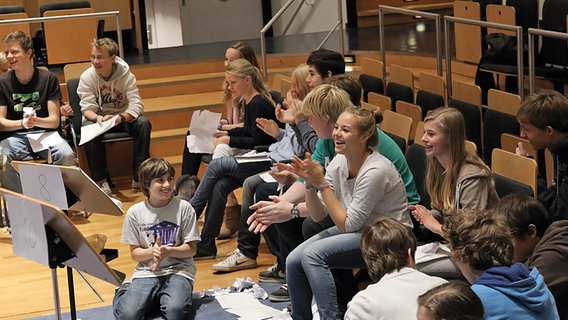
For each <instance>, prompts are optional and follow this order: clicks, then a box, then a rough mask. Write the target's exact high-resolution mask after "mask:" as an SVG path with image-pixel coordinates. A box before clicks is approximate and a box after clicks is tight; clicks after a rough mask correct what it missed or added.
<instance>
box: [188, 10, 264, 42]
mask: <svg viewBox="0 0 568 320" xmlns="http://www.w3.org/2000/svg"><path fill="white" fill-rule="evenodd" d="M184 2H185V6H184V5H183V4H184ZM181 21H182V29H183V43H184V44H197V43H210V42H223V41H234V40H243V39H256V38H258V37H259V36H260V29H262V3H261V1H259V0H182V7H181Z"/></svg>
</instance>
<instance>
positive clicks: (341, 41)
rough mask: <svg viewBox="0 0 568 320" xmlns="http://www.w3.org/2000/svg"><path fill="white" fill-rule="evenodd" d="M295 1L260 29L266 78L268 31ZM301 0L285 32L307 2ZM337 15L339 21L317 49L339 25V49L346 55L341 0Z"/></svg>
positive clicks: (263, 70) (292, 0) (284, 6)
mask: <svg viewBox="0 0 568 320" xmlns="http://www.w3.org/2000/svg"><path fill="white" fill-rule="evenodd" d="M295 1H296V0H288V1H287V2H286V3H285V4H284V5H283V6H282V8H280V10H278V12H276V14H275V15H274V17H272V19H270V21H268V23H267V24H266V25H265V26H264V27H263V28H262V30H260V54H261V59H262V74H263V76H264V79H267V78H268V67H267V62H266V32H268V30H269V29H270V28H271V27H272V25H273V24H274V22H276V20H278V19H279V18H280V17H281V16H282V14H283V13H284V12H285V11H286V10H287V9H288V8H289V7H290V5H292V3H293V2H295ZM301 1H302V3H300V5H299V6H298V8H297V9H296V11H295V12H294V15H293V16H292V19H291V21H290V22H289V23H288V25H287V26H286V28H285V30H284V34H285V33H286V32H288V29H289V27H290V25H291V23H292V20H293V19H294V18H295V17H296V15H297V14H298V11H299V10H300V7H301V6H302V5H303V4H304V2H305V0H301ZM337 16H338V19H337V22H336V23H335V25H334V26H333V28H331V30H330V31H329V33H328V34H327V35H326V36H325V38H324V39H323V40H322V42H321V43H320V44H319V45H318V46H317V48H316V49H315V50H317V49H319V48H321V47H322V46H323V44H324V43H325V42H326V41H327V40H328V39H329V37H330V36H331V35H332V33H333V32H334V31H335V30H336V29H337V27H338V26H339V51H340V52H341V54H342V55H345V41H344V34H343V33H344V32H343V6H342V4H341V0H337Z"/></svg>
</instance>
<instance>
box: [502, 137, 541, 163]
mask: <svg viewBox="0 0 568 320" xmlns="http://www.w3.org/2000/svg"><path fill="white" fill-rule="evenodd" d="M519 142H522V143H523V148H524V149H525V151H526V152H527V154H528V155H529V156H530V157H531V158H533V159H535V160H537V159H538V153H537V151H536V149H535V148H534V147H533V146H532V145H531V143H530V141H529V140H527V139H523V138H521V137H519V136H516V135H513V134H510V133H503V134H502V135H501V149H503V150H505V151H509V152H512V153H515V149H516V148H517V145H518V143H519ZM537 164H538V160H537Z"/></svg>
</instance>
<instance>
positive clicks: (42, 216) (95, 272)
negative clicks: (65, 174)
mask: <svg viewBox="0 0 568 320" xmlns="http://www.w3.org/2000/svg"><path fill="white" fill-rule="evenodd" d="M0 194H1V195H2V196H3V197H4V198H5V199H6V205H7V209H8V216H9V217H10V221H11V230H12V244H13V250H14V254H15V255H17V256H20V257H23V258H26V259H29V260H32V261H35V262H37V263H40V264H43V265H45V266H48V267H49V268H50V269H51V276H52V285H53V295H54V307H55V313H56V315H57V319H61V307H60V303H59V286H58V283H57V269H56V268H57V267H58V266H60V265H65V266H67V267H68V268H74V269H77V270H79V271H81V272H84V273H87V274H90V275H92V276H94V277H96V278H98V279H101V280H103V281H106V282H108V283H111V284H114V285H116V286H119V285H120V284H121V283H122V280H121V279H120V277H119V276H118V275H117V274H116V272H115V271H114V270H112V269H111V268H110V267H109V266H108V265H107V263H106V262H105V258H104V257H103V256H101V255H100V254H98V253H97V252H96V251H95V249H94V248H93V247H92V246H91V244H89V243H88V242H87V240H85V238H84V237H83V235H82V234H81V232H80V231H79V230H78V229H77V228H76V227H75V225H74V224H73V222H72V221H71V220H70V219H69V218H68V217H67V215H66V214H65V213H63V211H61V210H60V209H59V208H57V207H55V206H53V205H51V204H49V203H47V202H43V201H40V200H37V199H34V198H31V197H27V196H24V195H21V194H19V193H16V192H13V191H10V190H7V189H3V188H0ZM68 270H69V269H68ZM69 294H70V295H71V294H74V293H73V292H69Z"/></svg>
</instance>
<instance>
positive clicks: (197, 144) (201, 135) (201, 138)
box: [187, 110, 221, 153]
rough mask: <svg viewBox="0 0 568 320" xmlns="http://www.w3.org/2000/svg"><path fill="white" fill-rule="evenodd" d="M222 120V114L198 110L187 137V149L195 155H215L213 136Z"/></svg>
mask: <svg viewBox="0 0 568 320" xmlns="http://www.w3.org/2000/svg"><path fill="white" fill-rule="evenodd" d="M219 120H221V114H220V113H217V112H211V111H209V110H197V111H194V112H193V115H192V116H191V122H190V123H189V131H190V133H191V134H189V135H188V136H187V149H188V150H189V152H193V153H213V149H214V146H213V141H214V140H215V138H214V137H213V134H215V132H216V131H217V126H218V124H219Z"/></svg>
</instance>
